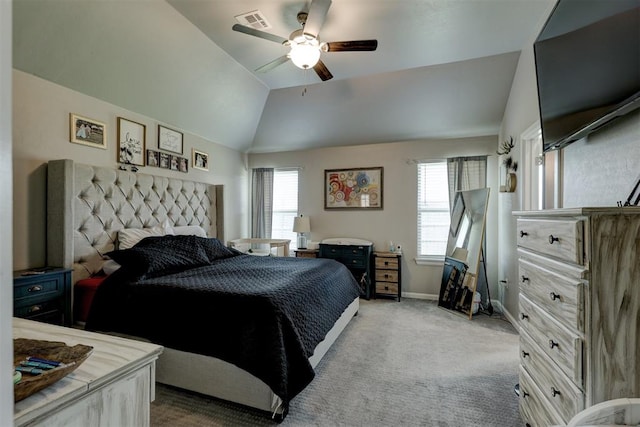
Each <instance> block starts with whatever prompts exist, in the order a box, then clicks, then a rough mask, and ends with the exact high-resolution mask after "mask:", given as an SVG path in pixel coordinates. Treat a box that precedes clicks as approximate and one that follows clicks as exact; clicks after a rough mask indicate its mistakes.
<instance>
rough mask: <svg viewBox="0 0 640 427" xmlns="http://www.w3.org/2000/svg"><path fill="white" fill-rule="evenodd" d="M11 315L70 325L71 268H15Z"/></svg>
mask: <svg viewBox="0 0 640 427" xmlns="http://www.w3.org/2000/svg"><path fill="white" fill-rule="evenodd" d="M13 315H14V316H15V317H23V318H26V319H30V320H37V321H40V322H46V323H53V324H56V325H62V326H71V270H70V269H67V268H59V267H43V268H33V269H29V270H21V271H14V272H13Z"/></svg>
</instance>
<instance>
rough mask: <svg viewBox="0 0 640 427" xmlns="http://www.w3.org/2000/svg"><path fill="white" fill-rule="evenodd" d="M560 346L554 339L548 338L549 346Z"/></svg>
mask: <svg viewBox="0 0 640 427" xmlns="http://www.w3.org/2000/svg"><path fill="white" fill-rule="evenodd" d="M554 347H560V345H559V344H558V343H557V342H555V341H554V340H549V348H554Z"/></svg>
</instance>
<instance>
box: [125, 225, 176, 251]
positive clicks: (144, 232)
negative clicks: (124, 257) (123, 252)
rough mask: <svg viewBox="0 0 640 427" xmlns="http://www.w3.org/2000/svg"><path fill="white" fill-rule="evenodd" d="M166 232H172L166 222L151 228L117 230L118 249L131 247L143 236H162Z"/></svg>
mask: <svg viewBox="0 0 640 427" xmlns="http://www.w3.org/2000/svg"><path fill="white" fill-rule="evenodd" d="M167 231H169V232H167ZM166 234H173V230H172V229H171V227H169V226H168V224H167V223H166V222H165V223H161V224H158V225H156V226H153V227H151V228H124V229H122V230H120V231H119V232H118V249H129V248H132V247H134V246H135V245H136V243H138V242H139V241H140V240H142V239H144V238H145V237H150V236H164V235H166Z"/></svg>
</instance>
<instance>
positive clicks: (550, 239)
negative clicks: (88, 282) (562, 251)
mask: <svg viewBox="0 0 640 427" xmlns="http://www.w3.org/2000/svg"><path fill="white" fill-rule="evenodd" d="M559 241H560V238H558V237H553V234H549V244H550V245H553V242H559Z"/></svg>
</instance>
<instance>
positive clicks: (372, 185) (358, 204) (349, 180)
mask: <svg viewBox="0 0 640 427" xmlns="http://www.w3.org/2000/svg"><path fill="white" fill-rule="evenodd" d="M382 182H383V168H382V167H371V168H353V169H326V170H325V171H324V208H325V209H382V206H383V205H382V200H383V199H382V196H383V187H382Z"/></svg>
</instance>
